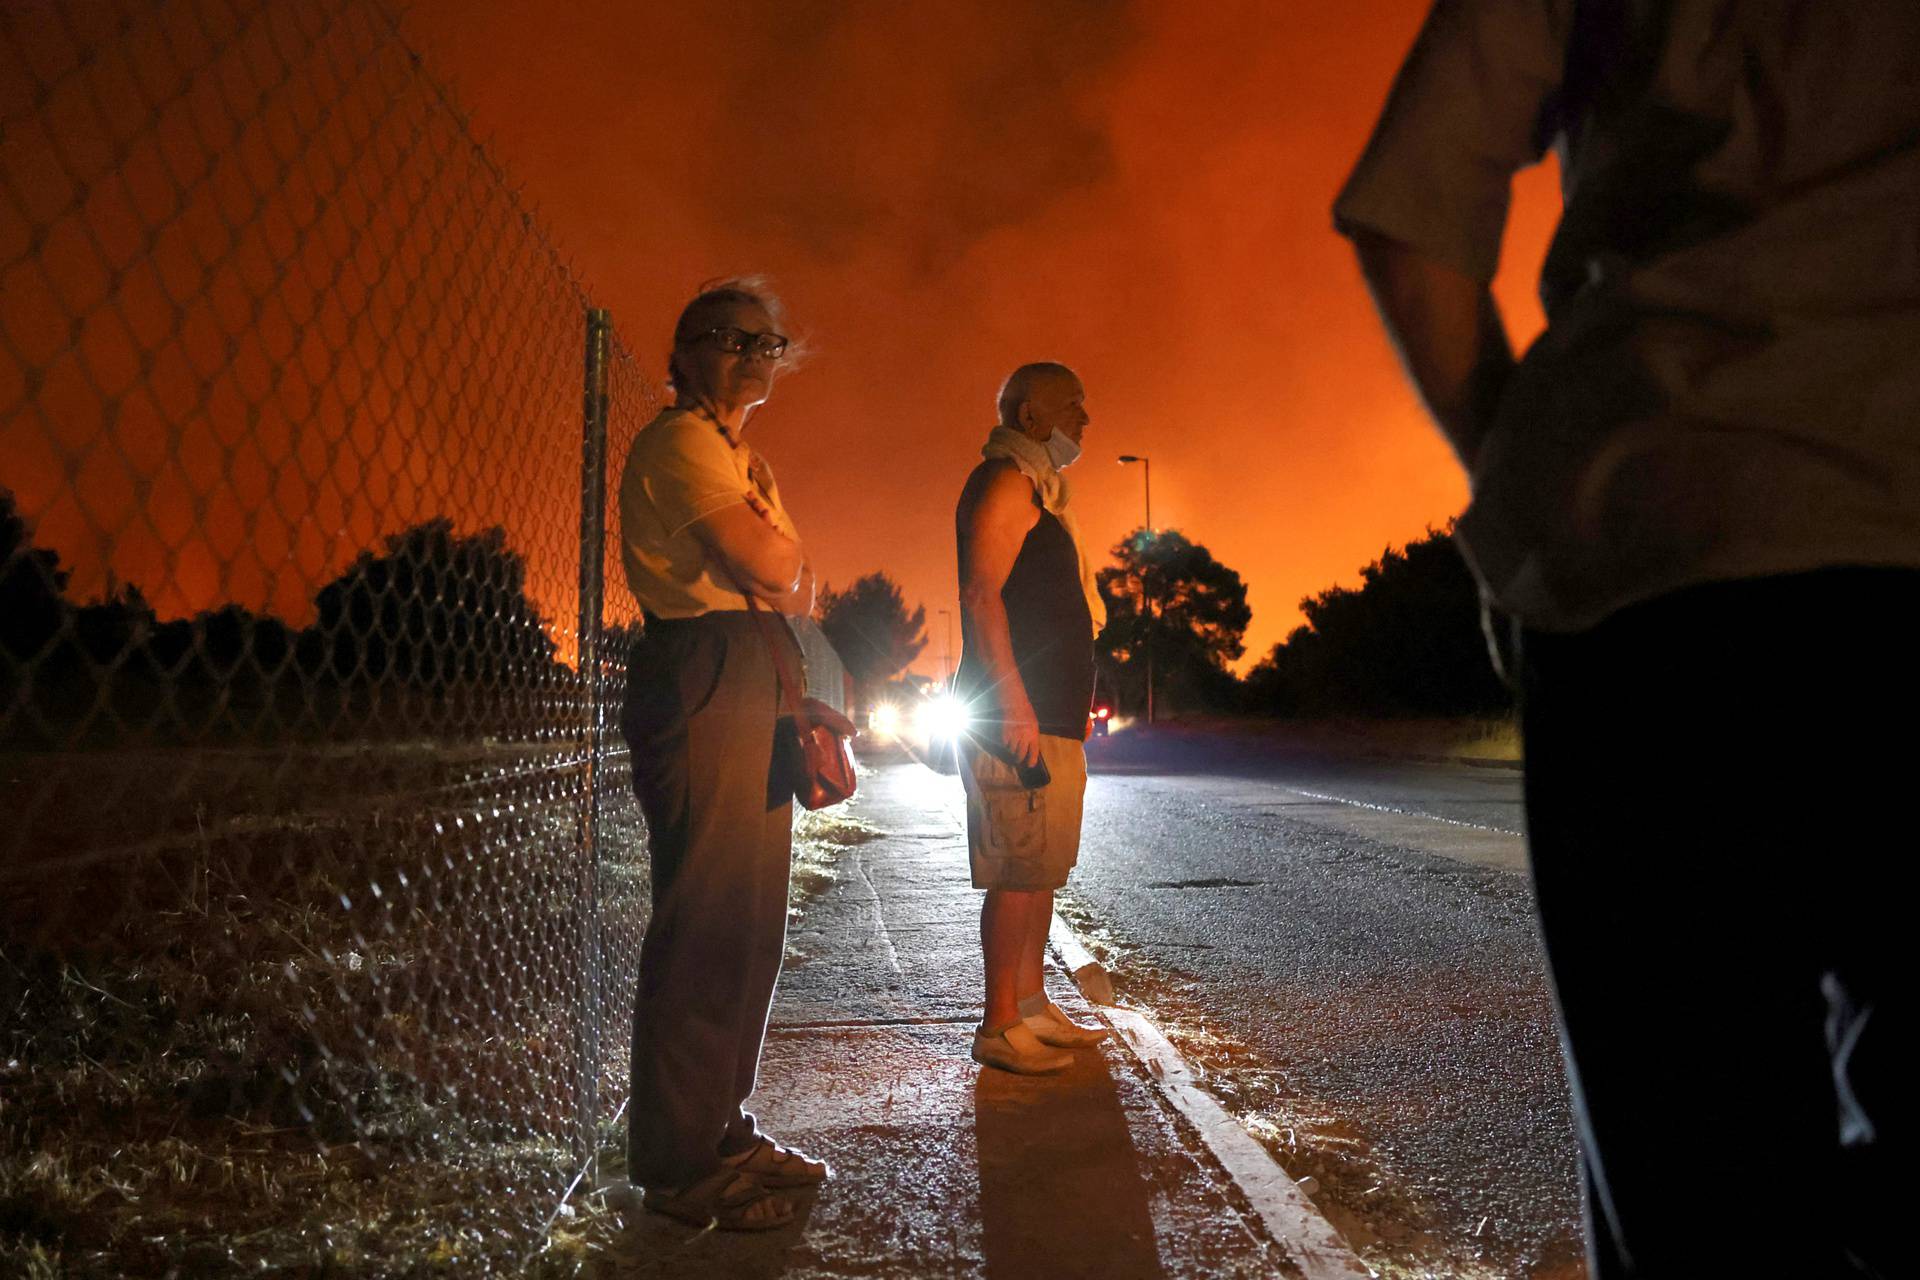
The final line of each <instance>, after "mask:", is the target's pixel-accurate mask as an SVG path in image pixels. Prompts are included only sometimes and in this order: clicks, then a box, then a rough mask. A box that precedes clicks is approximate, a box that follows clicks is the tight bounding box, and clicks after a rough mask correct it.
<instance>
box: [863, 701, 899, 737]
mask: <svg viewBox="0 0 1920 1280" xmlns="http://www.w3.org/2000/svg"><path fill="white" fill-rule="evenodd" d="M867 729H868V730H869V731H870V732H871V733H872V734H873V736H874V737H876V738H897V737H899V736H900V708H899V706H898V705H897V704H895V703H892V702H880V703H875V704H874V707H873V710H871V711H869V712H868V713H867Z"/></svg>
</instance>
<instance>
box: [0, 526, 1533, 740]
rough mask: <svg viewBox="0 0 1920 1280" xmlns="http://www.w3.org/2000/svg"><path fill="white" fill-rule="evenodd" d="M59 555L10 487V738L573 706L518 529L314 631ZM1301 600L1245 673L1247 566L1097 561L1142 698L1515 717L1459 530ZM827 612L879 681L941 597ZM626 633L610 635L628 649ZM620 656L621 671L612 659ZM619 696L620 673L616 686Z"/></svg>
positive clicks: (278, 727)
mask: <svg viewBox="0 0 1920 1280" xmlns="http://www.w3.org/2000/svg"><path fill="white" fill-rule="evenodd" d="M70 577H71V575H70V573H69V572H68V571H67V570H66V569H65V568H64V567H63V566H62V564H61V560H60V556H59V554H58V553H57V552H56V551H54V550H52V549H49V548H44V547H38V546H35V545H34V544H33V540H32V537H31V530H30V529H29V528H28V526H27V524H26V522H25V521H24V520H23V519H22V518H21V517H20V515H19V513H18V511H17V509H16V506H15V503H14V499H13V495H12V494H11V493H9V492H8V491H7V490H5V489H4V488H0V659H4V660H3V661H0V735H3V736H4V737H5V738H6V739H7V740H9V741H10V742H13V743H16V744H17V743H20V742H34V743H39V744H42V745H56V746H58V745H81V744H83V743H86V742H97V741H124V740H128V739H135V740H155V741H183V740H185V741H191V740H202V739H210V740H222V739H232V738H247V737H255V736H262V735H265V736H273V735H280V734H288V733H292V734H296V735H303V736H304V735H320V736H332V735H336V734H352V735H364V734H368V733H376V734H377V733H381V732H411V731H422V730H425V731H435V730H439V731H463V732H478V733H491V732H513V733H516V734H523V733H526V732H539V731H540V729H541V727H542V726H545V725H551V726H553V727H555V728H558V727H560V726H561V725H563V724H565V723H569V720H568V717H569V716H570V715H572V714H573V713H574V712H575V711H577V706H576V703H577V699H578V682H577V679H575V678H574V677H573V675H572V673H570V672H568V671H567V670H566V669H565V668H564V667H562V666H561V665H560V663H559V662H558V661H557V657H556V653H555V649H554V644H553V641H552V640H551V638H550V637H549V636H548V633H547V627H546V623H545V621H544V620H543V619H542V617H541V616H540V613H539V611H538V609H537V608H536V607H535V606H534V604H533V602H532V600H531V599H530V598H529V597H528V595H527V571H526V564H525V562H524V560H522V558H521V557H520V555H519V554H518V553H517V552H515V551H514V550H513V549H512V548H511V547H509V546H508V544H507V540H506V535H505V533H504V531H503V530H501V529H500V528H498V527H493V528H488V529H484V530H481V531H479V532H477V533H471V534H460V533H457V532H455V530H454V528H453V523H452V521H451V520H449V519H447V518H445V517H438V518H435V519H431V520H427V521H424V522H422V523H420V524H416V525H414V526H412V527H410V528H407V529H405V530H402V531H401V532H399V533H396V534H393V535H391V536H389V537H387V538H385V539H384V540H383V541H382V543H381V545H380V546H379V547H378V548H377V549H374V550H369V551H364V552H362V553H361V554H360V555H359V556H358V557H357V558H356V559H355V560H354V561H353V562H352V563H351V564H350V565H348V566H347V567H346V569H345V570H344V571H342V572H341V573H340V575H339V576H338V577H336V578H334V579H333V580H332V581H330V582H328V583H326V584H325V585H324V586H322V587H321V588H320V589H319V590H318V592H316V594H315V597H314V614H315V616H314V620H313V622H312V623H311V624H309V625H308V626H305V627H301V628H293V627H290V626H288V625H287V624H286V623H285V622H284V621H282V620H281V619H279V618H275V617H272V616H270V615H264V614H259V613H255V612H253V611H251V610H249V609H246V608H243V607H241V606H239V605H233V604H229V605H224V606H221V607H219V608H216V609H211V610H208V611H206V612H203V613H200V614H198V615H196V616H195V617H193V618H190V619H178V620H170V621H166V622H162V621H160V620H159V619H158V618H156V616H155V615H154V611H153V609H152V607H151V606H150V605H149V603H148V602H147V600H146V598H145V597H144V596H143V595H142V594H141V592H140V591H139V589H138V588H137V587H134V586H131V585H117V586H110V588H109V590H108V591H107V593H106V594H105V596H104V598H102V599H100V600H96V601H91V602H85V603H76V602H74V601H72V600H70V599H69V598H68V584H69V582H70ZM1360 577H1361V581H1360V585H1359V586H1357V587H1351V588H1349V587H1331V588H1328V589H1327V590H1325V591H1322V592H1320V593H1319V594H1317V595H1313V596H1309V597H1308V598H1306V599H1305V600H1302V601H1301V603H1300V608H1301V611H1302V613H1303V614H1304V615H1305V617H1306V622H1305V624H1304V625H1302V626H1300V627H1297V628H1296V629H1295V630H1294V631H1293V632H1292V634H1290V635H1289V636H1288V637H1287V638H1286V640H1284V641H1283V642H1281V643H1280V644H1277V645H1275V646H1274V647H1273V648H1272V649H1271V650H1269V651H1268V653H1267V654H1266V656H1265V657H1264V658H1263V659H1262V660H1261V661H1260V663H1259V664H1258V665H1257V666H1255V667H1254V668H1253V669H1252V670H1251V671H1250V672H1248V673H1247V675H1246V677H1245V678H1244V679H1236V678H1235V676H1234V675H1233V673H1232V670H1231V665H1230V664H1231V663H1233V662H1234V661H1235V660H1237V659H1238V658H1239V657H1240V656H1241V654H1242V653H1243V652H1244V643H1243V642H1244V638H1245V634H1246V628H1247V624H1248V622H1249V621H1250V619H1251V617H1252V614H1251V610H1250V609H1249V608H1248V605H1247V588H1246V584H1245V583H1244V582H1243V581H1242V580H1241V578H1240V575H1239V574H1238V573H1236V572H1235V571H1234V570H1233V569H1231V568H1229V567H1227V566H1226V565H1224V564H1222V563H1220V562H1219V561H1218V560H1216V559H1215V558H1214V556H1213V555H1212V553H1211V552H1209V551H1208V549H1207V548H1206V547H1205V546H1202V545H1201V544H1199V543H1196V542H1193V541H1192V540H1191V539H1189V538H1188V537H1186V535H1184V534H1183V533H1181V532H1180V531H1178V530H1173V529H1162V530H1157V531H1150V530H1146V529H1137V530H1134V531H1133V532H1132V533H1130V534H1129V535H1128V536H1127V537H1126V538H1125V539H1123V540H1122V541H1121V542H1120V543H1119V544H1117V545H1116V546H1115V547H1114V548H1113V549H1112V563H1111V564H1109V565H1108V566H1107V567H1105V568H1103V569H1101V570H1100V571H1099V574H1098V583H1099V590H1100V593H1101V596H1102V599H1103V600H1104V602H1105V604H1106V607H1107V623H1106V626H1105V628H1104V629H1103V630H1102V631H1101V633H1100V635H1099V636H1098V637H1097V638H1096V641H1095V660H1096V665H1097V668H1098V671H1099V676H1100V690H1099V692H1100V695H1101V696H1102V697H1104V698H1107V699H1110V700H1112V701H1113V702H1114V703H1115V704H1116V706H1117V707H1118V708H1119V709H1120V710H1121V711H1122V712H1125V713H1133V714H1138V713H1139V712H1140V711H1142V710H1143V709H1144V706H1145V700H1146V699H1145V694H1146V682H1147V672H1148V669H1149V666H1151V668H1152V671H1153V680H1154V689H1155V697H1156V702H1157V707H1158V710H1159V711H1160V712H1161V713H1162V714H1165V715H1178V714H1181V713H1183V712H1192V711H1215V712H1242V713H1247V712H1251V713H1254V714H1262V715H1273V716H1286V717H1316V716H1328V715H1362V716H1417V715H1434V716H1452V715H1474V714H1497V713H1500V712H1504V711H1507V710H1509V709H1510V708H1511V705H1512V700H1511V695H1510V693H1509V691H1508V690H1507V688H1506V687H1505V685H1504V684H1503V683H1502V682H1501V681H1500V679H1499V677H1498V676H1497V675H1496V674H1495V672H1494V670H1493V667H1492V664H1491V662H1490V661H1489V660H1488V657H1487V649H1486V642H1485V637H1484V635H1483V632H1482V629H1481V625H1480V606H1479V597H1478V592H1477V589H1476V587H1475V585H1474V581H1473V578H1472V576H1471V574H1470V573H1469V572H1468V570H1467V567H1466V564H1465V562H1464V561H1463V560H1462V559H1461V557H1460V554H1459V552H1458V550H1457V548H1456V547H1455V545H1454V541H1453V536H1452V530H1451V527H1449V528H1447V529H1442V530H1436V531H1430V532H1429V533H1428V535H1427V536H1426V537H1424V538H1421V539H1418V540H1416V541H1414V542H1410V543H1408V544H1407V545H1406V546H1405V547H1403V548H1399V549H1395V548H1393V547H1388V548H1387V549H1386V550H1384V551H1383V552H1382V553H1381V555H1380V558H1379V559H1377V560H1375V561H1374V562H1373V563H1372V564H1369V565H1367V566H1365V567H1364V568H1362V569H1361V571H1360ZM818 613H819V616H820V621H821V625H822V629H823V630H824V631H825V632H826V634H827V636H828V638H829V639H830V640H831V641H832V642H833V645H834V648H835V650H836V651H837V652H838V653H839V655H840V657H841V659H842V661H843V662H844V663H845V664H846V667H847V670H848V671H849V672H850V673H851V674H852V675H853V677H854V679H855V680H856V682H858V683H859V685H861V686H862V687H863V688H864V689H866V690H869V691H871V690H873V689H876V688H878V687H880V686H881V685H884V684H885V683H886V682H887V681H889V680H891V679H894V678H895V677H897V676H898V675H899V674H900V673H901V672H902V671H904V670H905V669H906V668H907V667H908V666H909V665H910V664H911V663H912V662H913V660H914V659H915V658H916V657H917V656H918V655H919V654H920V653H921V651H922V650H923V649H924V647H925V645H926V643H927V638H926V630H925V624H926V610H925V608H924V607H918V606H916V607H913V608H909V607H908V605H907V602H906V600H905V598H904V596H903V595H902V593H901V590H900V587H899V585H898V584H897V583H895V582H894V581H893V580H892V579H891V578H889V577H888V576H887V575H886V574H884V573H869V574H866V575H865V576H863V577H860V578H857V579H855V580H854V581H853V582H852V583H851V584H850V585H849V586H847V587H845V588H841V589H837V590H836V589H834V588H832V587H828V588H825V589H824V590H823V591H822V592H821V597H820V604H819V610H818ZM629 639H630V637H629V636H628V635H627V634H625V633H624V632H622V633H620V634H616V635H611V636H609V637H608V643H607V646H606V652H607V655H608V656H609V657H610V658H611V659H612V660H613V664H614V666H615V667H616V668H617V664H618V662H619V660H620V659H622V658H623V657H624V653H625V649H626V646H627V642H628V640H629ZM616 674H617V672H616ZM608 692H609V693H611V694H612V695H613V696H617V694H618V691H617V690H608Z"/></svg>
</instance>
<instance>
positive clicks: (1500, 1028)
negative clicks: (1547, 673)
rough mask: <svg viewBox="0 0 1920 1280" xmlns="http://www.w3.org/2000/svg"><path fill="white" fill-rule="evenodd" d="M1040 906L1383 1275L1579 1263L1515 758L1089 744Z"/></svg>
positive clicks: (1160, 741)
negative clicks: (1071, 854)
mask: <svg viewBox="0 0 1920 1280" xmlns="http://www.w3.org/2000/svg"><path fill="white" fill-rule="evenodd" d="M1092 755H1093V758H1094V777H1093V779H1092V782H1091V784H1090V788H1089V793H1088V802H1087V818H1086V828H1085V838H1084V844H1083V851H1082V856H1081V863H1080V867H1079V869H1078V870H1077V871H1076V873H1075V876H1074V879H1073V881H1072V883H1071V885H1070V887H1069V890H1068V891H1067V892H1066V893H1064V894H1062V895H1061V912H1062V914H1063V915H1064V916H1065V917H1066V918H1067V919H1068V920H1069V921H1070V922H1071V923H1072V924H1073V925H1074V926H1075V928H1076V929H1077V930H1078V931H1079V932H1080V933H1081V934H1082V935H1083V936H1084V937H1086V938H1087V940H1088V941H1089V942H1090V944H1091V945H1092V946H1093V947H1094V948H1095V950H1096V952H1097V953H1104V958H1105V959H1106V960H1107V962H1108V967H1109V969H1110V970H1111V971H1112V973H1113V976H1114V979H1115V986H1116V988H1117V990H1118V991H1119V993H1120V997H1121V999H1122V1000H1123V1001H1124V1002H1127V1003H1131V1004H1135V1005H1138V1006H1141V1007H1142V1008H1144V1009H1146V1010H1147V1011H1148V1012H1149V1013H1150V1014H1151V1015H1152V1016H1153V1017H1154V1019H1155V1020H1156V1021H1157V1022H1158V1023H1159V1024H1160V1025H1161V1026H1162V1028H1163V1029H1164V1030H1166V1031H1167V1033H1168V1034H1169V1036H1170V1037H1171V1038H1173V1040H1174V1041H1175V1043H1176V1044H1178V1045H1179V1046H1180V1047H1181V1048H1182V1050H1183V1051H1184V1052H1185V1053H1186V1054H1187V1056H1188V1057H1189V1059H1190V1060H1192V1061H1195V1062H1197V1063H1200V1064H1202V1065H1203V1066H1204V1067H1205V1068H1206V1069H1207V1071H1208V1086H1209V1088H1210V1089H1211V1090H1212V1091H1214V1092H1215V1093H1216V1094H1217V1095H1218V1096H1219V1097H1220V1098H1221V1099H1222V1100H1223V1101H1225V1102H1226V1103H1227V1104H1228V1105H1229V1107H1230V1109H1232V1110H1234V1111H1235V1112H1236V1113H1237V1114H1238V1116H1239V1117H1240V1119H1241V1120H1242V1122H1243V1124H1245V1125H1246V1126H1247V1127H1248V1128H1249V1129H1250V1130H1251V1131H1252V1132H1253V1133H1254V1134H1255V1136H1256V1137H1259V1138H1261V1139H1262V1141H1264V1142H1266V1143H1267V1145H1268V1146H1269V1148H1270V1149H1271V1150H1272V1151H1273V1152H1274V1154H1275V1155H1276V1156H1277V1157H1279V1159H1280V1160H1281V1163H1282V1164H1283V1165H1285V1166H1286V1167H1287V1168H1288V1170H1289V1172H1291V1173H1293V1174H1294V1175H1295V1176H1296V1177H1303V1176H1311V1177H1312V1178H1313V1179H1314V1180H1315V1182H1316V1183H1317V1184H1318V1187H1317V1189H1316V1190H1315V1192H1314V1195H1315V1198H1316V1200H1318V1201H1319V1202H1320V1205H1321V1207H1322V1209H1323V1210H1324V1211H1325V1212H1326V1213H1327V1214H1328V1216H1329V1218H1330V1219H1331V1220H1332V1221H1333V1222H1334V1223H1335V1225H1336V1226H1338V1227H1340V1228H1341V1230H1342V1231H1343V1232H1344V1233H1345V1234H1346V1235H1347V1236H1348V1238H1349V1239H1350V1240H1351V1241H1352V1242H1353V1243H1354V1244H1355V1246H1356V1247H1357V1248H1359V1249H1360V1250H1361V1252H1362V1254H1363V1256H1365V1257H1366V1258H1367V1260H1368V1261H1369V1262H1370V1263H1371V1264H1373V1265H1374V1266H1376V1267H1377V1268H1379V1269H1380V1270H1381V1271H1382V1273H1383V1274H1385V1275H1389V1276H1429V1275H1431V1276H1459V1277H1479V1276H1524V1277H1538V1278H1539V1280H1547V1278H1549V1277H1551V1278H1552V1280H1566V1278H1568V1277H1578V1276H1582V1275H1584V1269H1583V1266H1582V1264H1581V1262H1580V1256H1579V1238H1578V1212H1579V1210H1578V1205H1579V1200H1578V1191H1579V1188H1578V1178H1577V1174H1576V1168H1575V1153H1574V1141H1573V1134H1572V1127H1571V1119H1570V1115H1569V1111H1568V1105H1567V1097H1566V1089H1565V1084H1564V1079H1563V1076H1562V1073H1561V1068H1560V1061H1559V1057H1558V1052H1557V1049H1556V1046H1555V1042H1554V1035H1553V1010H1552V1004H1551V1000H1550V997H1549V994H1548V989H1547V984H1546V978H1545V972H1544V966H1543V962H1542V959H1541V955H1540V952H1539V947H1538V943H1537V940H1536V937H1535V933H1534V928H1533V922H1532V917H1531V894H1530V889H1529V884H1528V881H1527V878H1526V875H1525V864H1524V848H1523V844H1522V841H1521V837H1520V835H1519V832H1520V829H1521V808H1520V788H1519V775H1518V774H1517V773H1516V772H1514V771H1512V770H1508V769H1493V768H1478V767H1466V766H1463V765H1457V764H1454V765H1449V764H1422V763H1412V762H1383V761H1377V760H1376V761H1360V760H1345V761H1343V760H1340V759H1337V758H1331V757H1327V756H1324V755H1317V754H1314V753H1310V752H1307V751H1303V750H1296V749H1289V748H1287V747H1285V746H1284V745H1282V744H1279V743H1276V742H1273V741H1270V740H1262V739H1253V738H1244V737H1220V736H1214V735H1204V734H1184V733H1180V732H1178V731H1166V730H1156V731H1155V733H1154V734H1153V735H1151V736H1148V735H1137V734H1129V735H1122V736H1117V737H1115V738H1113V739H1110V740H1108V741H1106V742H1104V743H1098V742H1097V743H1096V744H1095V745H1094V750H1093V752H1092Z"/></svg>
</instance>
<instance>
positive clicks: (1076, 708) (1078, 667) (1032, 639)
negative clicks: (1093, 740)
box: [956, 496, 1093, 739]
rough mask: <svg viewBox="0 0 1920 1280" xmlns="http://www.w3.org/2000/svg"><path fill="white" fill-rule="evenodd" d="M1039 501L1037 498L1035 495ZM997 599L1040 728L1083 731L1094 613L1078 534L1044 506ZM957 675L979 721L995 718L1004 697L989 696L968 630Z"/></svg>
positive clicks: (1065, 734)
mask: <svg viewBox="0 0 1920 1280" xmlns="http://www.w3.org/2000/svg"><path fill="white" fill-rule="evenodd" d="M1034 505H1035V506H1038V505H1039V498H1038V497H1037V496H1036V497H1035V499H1034ZM1000 599H1001V601H1002V603H1004V604H1005V605H1006V608H1007V629H1008V631H1009V632H1010V633H1011V636H1012V640H1013V660H1014V664H1015V665H1016V666H1017V667H1018V668H1019V671H1020V681H1021V683H1022V684H1024V685H1025V686H1026V689H1027V698H1028V700H1029V701H1030V702H1032V703H1033V712H1034V716H1035V718H1037V719H1038V720H1039V722H1040V732H1042V733H1047V734H1053V735H1055V736H1057V737H1062V738H1074V739H1079V738H1083V737H1085V736H1086V732H1087V711H1088V709H1089V708H1091V707H1092V706H1093V615H1092V614H1091V613H1090V612H1089V611H1088V609H1087V597H1086V595H1085V594H1084V593H1083V592H1082V591H1081V589H1080V555H1079V552H1078V551H1077V550H1076V549H1075V547H1074V545H1073V538H1072V537H1071V536H1070V535H1069V534H1068V533H1067V529H1066V526H1065V525H1063V524H1061V523H1060V521H1059V519H1058V518H1057V517H1055V516H1054V514H1053V513H1052V512H1050V511H1048V510H1046V509H1045V508H1041V511H1040V519H1039V521H1038V523H1036V524H1035V525H1034V526H1033V528H1032V529H1031V530H1030V531H1029V532H1028V533H1027V538H1026V541H1025V542H1023V543H1021V544H1020V554H1019V555H1018V556H1017V557H1016V558H1015V559H1014V562H1013V572H1011V573H1009V574H1008V575H1007V582H1006V585H1005V586H1003V587H1001V588H1000ZM956 683H957V686H958V692H959V694H960V696H961V697H962V698H965V699H968V700H969V701H970V702H971V704H972V706H973V708H974V711H973V714H974V718H975V720H976V722H978V723H982V724H991V723H997V722H998V720H999V716H1000V710H999V704H998V703H997V702H995V701H994V700H993V699H992V698H991V697H989V696H987V695H988V694H989V693H990V690H989V687H988V685H989V682H988V680H987V679H986V673H985V672H984V671H983V670H981V667H980V661H979V649H978V646H977V645H976V644H974V643H973V642H972V637H971V636H968V637H966V639H965V641H964V651H963V653H962V655H961V659H960V672H959V676H958V679H957V682H956Z"/></svg>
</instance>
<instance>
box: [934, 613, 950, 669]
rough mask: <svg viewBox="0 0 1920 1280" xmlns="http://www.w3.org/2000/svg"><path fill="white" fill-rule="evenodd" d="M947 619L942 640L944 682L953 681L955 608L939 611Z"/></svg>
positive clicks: (941, 654)
mask: <svg viewBox="0 0 1920 1280" xmlns="http://www.w3.org/2000/svg"><path fill="white" fill-rule="evenodd" d="M937 612H938V613H939V614H940V616H941V617H943V618H945V619H946V620H947V633H946V635H945V636H943V637H942V638H941V640H940V679H941V681H942V682H943V683H946V684H952V683H953V610H951V609H941V610H938V611H937Z"/></svg>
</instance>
